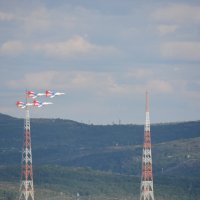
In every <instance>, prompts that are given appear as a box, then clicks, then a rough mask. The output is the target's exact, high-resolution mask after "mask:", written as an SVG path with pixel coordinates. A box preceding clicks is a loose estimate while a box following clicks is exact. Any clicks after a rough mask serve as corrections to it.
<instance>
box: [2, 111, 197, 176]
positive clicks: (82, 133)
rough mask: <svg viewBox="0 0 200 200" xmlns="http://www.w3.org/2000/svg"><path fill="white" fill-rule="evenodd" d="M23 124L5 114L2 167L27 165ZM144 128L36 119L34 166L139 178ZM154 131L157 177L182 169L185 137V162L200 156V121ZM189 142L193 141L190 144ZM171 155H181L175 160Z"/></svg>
mask: <svg viewBox="0 0 200 200" xmlns="http://www.w3.org/2000/svg"><path fill="white" fill-rule="evenodd" d="M23 124H24V121H23V119H16V118H13V117H10V116H7V115H3V114H0V165H11V164H14V165H19V164H20V163H21V148H22V142H23V132H24V130H23ZM143 129H144V127H143V126H142V125H87V124H82V123H78V122H74V121H71V120H62V119H31V133H32V149H33V164H34V165H43V164H57V165H63V166H71V167H73V166H75V167H79V166H82V167H91V168H93V169H98V170H103V171H113V172H117V173H125V174H135V175H139V174H140V168H141V163H140V162H141V154H142V149H141V148H142V143H143ZM151 133H152V143H154V146H155V148H153V160H154V165H155V166H154V173H155V174H156V173H160V172H161V170H164V172H167V170H168V171H169V169H171V171H173V170H172V169H174V170H175V169H176V168H177V163H178V164H180V163H179V161H180V160H179V157H177V156H179V153H178V152H177V148H176V145H178V146H179V144H180V141H182V140H183V139H185V140H186V141H185V143H182V147H181V148H180V153H181V159H182V161H184V162H185V160H184V159H185V157H187V154H188V151H190V150H191V151H192V154H195V153H196V154H198V152H199V149H198V148H196V149H194V148H192V149H190V150H189V149H188V148H190V147H193V146H194V145H198V144H197V143H196V142H195V141H196V139H195V140H192V138H197V137H200V121H194V122H181V123H168V124H154V125H152V126H151ZM187 139H191V143H190V145H189V146H187V145H188V144H189V143H187V141H189V140H187ZM173 142H174V143H173ZM159 143H161V144H160V145H159ZM171 151H174V152H176V154H177V156H175V157H171V159H169V158H170V156H172V155H173V153H170V152H171ZM171 154H172V155H171ZM175 158H176V159H175ZM189 159H192V157H190V158H189ZM198 159H199V157H198V158H197V161H195V163H196V162H199V160H198ZM161 161H162V162H161ZM165 162H166V165H163V163H165ZM191 162H194V161H191ZM186 163H187V162H186ZM186 163H185V164H186ZM175 166H176V168H174V167H175ZM187 166H189V165H187ZM162 168H163V169H162ZM167 168H169V169H167Z"/></svg>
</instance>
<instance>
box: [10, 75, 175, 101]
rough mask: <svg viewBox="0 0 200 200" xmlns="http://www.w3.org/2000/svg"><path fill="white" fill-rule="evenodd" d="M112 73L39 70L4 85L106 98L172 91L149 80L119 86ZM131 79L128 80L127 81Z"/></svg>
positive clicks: (159, 83)
mask: <svg viewBox="0 0 200 200" xmlns="http://www.w3.org/2000/svg"><path fill="white" fill-rule="evenodd" d="M118 78H119V77H116V76H115V74H113V73H104V72H101V73H99V72H85V71H69V72H67V71H60V72H58V71H43V72H38V73H30V74H26V75H25V76H24V77H23V78H22V79H20V80H11V81H9V82H8V83H7V85H8V86H9V87H10V88H14V89H16V88H18V89H19V88H21V89H24V88H29V89H37V90H41V89H44V90H45V89H51V88H53V89H57V90H62V91H81V92H87V93H88V92H89V93H91V94H93V95H97V96H101V97H104V98H107V97H109V96H112V97H113V96H124V95H125V96H130V95H132V94H142V93H144V91H145V90H146V89H148V90H150V91H152V92H153V93H170V92H172V91H173V89H172V85H171V84H170V82H167V81H164V80H149V81H143V82H141V83H135V84H133V83H132V82H131V81H130V82H129V81H128V82H126V83H122V82H120V81H119V80H118ZM130 80H131V79H130Z"/></svg>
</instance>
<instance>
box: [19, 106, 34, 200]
mask: <svg viewBox="0 0 200 200" xmlns="http://www.w3.org/2000/svg"><path fill="white" fill-rule="evenodd" d="M24 129H25V130H24V142H23V149H22V166H21V167H22V169H21V183H20V196H19V200H34V187H33V169H32V150H31V132H30V114H29V107H28V106H27V107H26V118H25V123H24Z"/></svg>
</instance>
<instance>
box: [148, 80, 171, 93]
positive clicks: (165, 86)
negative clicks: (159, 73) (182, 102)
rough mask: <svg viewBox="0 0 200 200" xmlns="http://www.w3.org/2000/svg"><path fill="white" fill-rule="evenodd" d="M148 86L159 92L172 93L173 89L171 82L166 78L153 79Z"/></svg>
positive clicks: (149, 88)
mask: <svg viewBox="0 0 200 200" xmlns="http://www.w3.org/2000/svg"><path fill="white" fill-rule="evenodd" d="M146 88H147V89H148V90H151V91H152V92H158V93H171V92H172V91H173V87H172V85H171V83H170V82H169V81H164V80H151V81H149V82H148V84H147V85H146Z"/></svg>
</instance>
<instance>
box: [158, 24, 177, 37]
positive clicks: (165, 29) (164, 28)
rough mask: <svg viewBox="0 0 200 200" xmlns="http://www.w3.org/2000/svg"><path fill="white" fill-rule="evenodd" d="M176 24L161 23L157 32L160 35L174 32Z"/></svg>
mask: <svg viewBox="0 0 200 200" xmlns="http://www.w3.org/2000/svg"><path fill="white" fill-rule="evenodd" d="M177 28H178V26H177V25H166V24H162V25H159V26H158V32H159V33H160V34H161V35H167V34H170V33H174V32H175V31H176V30H177Z"/></svg>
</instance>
